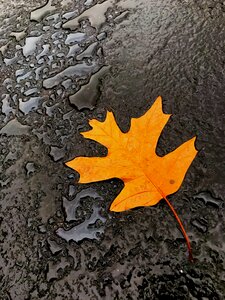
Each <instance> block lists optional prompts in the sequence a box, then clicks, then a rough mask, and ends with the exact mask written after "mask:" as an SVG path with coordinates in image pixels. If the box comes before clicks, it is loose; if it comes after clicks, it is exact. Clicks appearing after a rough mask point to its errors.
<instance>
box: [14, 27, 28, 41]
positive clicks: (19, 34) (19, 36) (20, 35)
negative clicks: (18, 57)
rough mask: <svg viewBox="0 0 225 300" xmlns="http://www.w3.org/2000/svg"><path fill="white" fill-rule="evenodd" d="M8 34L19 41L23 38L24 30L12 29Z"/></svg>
mask: <svg viewBox="0 0 225 300" xmlns="http://www.w3.org/2000/svg"><path fill="white" fill-rule="evenodd" d="M10 36H13V37H15V39H16V41H17V42H19V41H20V40H22V39H24V38H25V36H26V30H23V31H13V32H11V33H10Z"/></svg>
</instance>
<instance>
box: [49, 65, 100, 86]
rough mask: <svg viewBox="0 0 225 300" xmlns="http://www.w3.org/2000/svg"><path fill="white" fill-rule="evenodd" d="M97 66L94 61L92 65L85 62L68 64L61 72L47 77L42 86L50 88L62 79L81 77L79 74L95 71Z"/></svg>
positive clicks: (83, 74)
mask: <svg viewBox="0 0 225 300" xmlns="http://www.w3.org/2000/svg"><path fill="white" fill-rule="evenodd" d="M98 68H99V67H98V66H96V64H95V63H93V64H92V65H88V64H87V63H85V62H82V63H79V64H77V65H75V66H70V67H68V68H66V69H65V70H63V71H62V72H60V73H58V74H57V75H55V76H53V77H50V78H48V79H45V80H44V81H43V87H44V88H46V89H51V88H53V87H55V86H57V85H58V84H60V83H61V82H62V81H63V80H65V79H66V78H71V77H76V78H77V77H81V76H87V75H88V74H89V73H94V72H96V71H97V70H96V69H98Z"/></svg>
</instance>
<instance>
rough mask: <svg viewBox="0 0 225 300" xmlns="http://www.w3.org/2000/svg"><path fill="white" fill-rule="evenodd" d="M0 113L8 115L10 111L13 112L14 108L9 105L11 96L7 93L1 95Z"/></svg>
mask: <svg viewBox="0 0 225 300" xmlns="http://www.w3.org/2000/svg"><path fill="white" fill-rule="evenodd" d="M2 113H3V114H4V115H6V116H8V115H9V114H10V113H14V109H13V108H12V106H11V97H10V95H9V94H3V95H2Z"/></svg>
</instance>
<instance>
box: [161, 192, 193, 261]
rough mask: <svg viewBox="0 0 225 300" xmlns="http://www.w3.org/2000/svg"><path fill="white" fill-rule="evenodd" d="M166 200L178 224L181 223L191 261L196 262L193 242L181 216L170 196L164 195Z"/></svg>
mask: <svg viewBox="0 0 225 300" xmlns="http://www.w3.org/2000/svg"><path fill="white" fill-rule="evenodd" d="M163 198H164V200H165V201H166V203H167V204H168V206H169V208H170V209H171V211H172V213H173V215H174V217H175V219H176V220H177V222H178V224H179V225H180V228H181V231H182V233H183V236H184V238H185V241H186V244H187V248H188V253H189V260H190V261H191V262H194V258H193V255H192V249H191V243H190V240H189V237H188V235H187V233H186V231H185V229H184V226H183V224H182V222H181V219H180V218H179V216H178V214H177V212H176V210H175V209H174V207H173V205H172V204H171V203H170V201H169V200H168V198H167V197H166V196H164V197H163Z"/></svg>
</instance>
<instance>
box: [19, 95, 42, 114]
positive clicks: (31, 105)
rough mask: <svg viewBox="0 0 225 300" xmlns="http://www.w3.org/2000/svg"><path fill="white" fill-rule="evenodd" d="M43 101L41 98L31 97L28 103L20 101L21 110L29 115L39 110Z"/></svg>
mask: <svg viewBox="0 0 225 300" xmlns="http://www.w3.org/2000/svg"><path fill="white" fill-rule="evenodd" d="M41 100H42V98H41V97H31V98H29V100H27V101H23V100H22V99H19V109H20V111H21V112H23V113H24V114H25V115H27V114H28V113H29V112H31V111H34V110H37V109H38V107H39V104H40V101H41Z"/></svg>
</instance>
